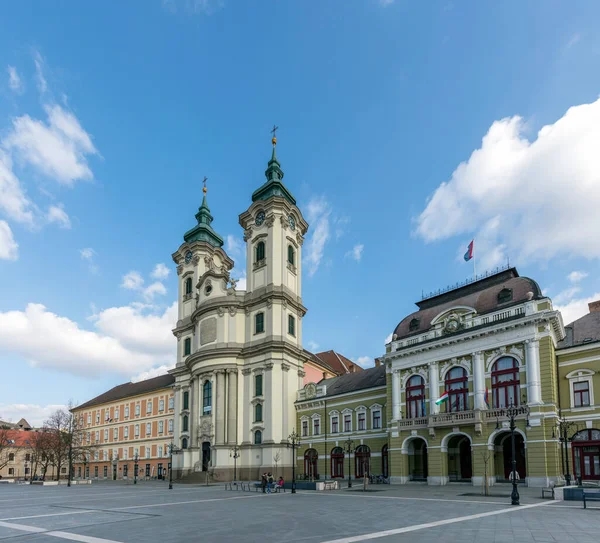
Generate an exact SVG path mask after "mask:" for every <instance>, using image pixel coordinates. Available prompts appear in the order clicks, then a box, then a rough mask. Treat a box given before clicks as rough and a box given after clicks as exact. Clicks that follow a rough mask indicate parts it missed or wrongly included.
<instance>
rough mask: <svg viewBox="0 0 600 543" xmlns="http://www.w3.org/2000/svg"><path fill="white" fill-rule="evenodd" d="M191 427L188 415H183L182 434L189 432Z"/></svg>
mask: <svg viewBox="0 0 600 543" xmlns="http://www.w3.org/2000/svg"><path fill="white" fill-rule="evenodd" d="M188 426H189V418H188V416H187V415H183V423H182V424H181V431H182V432H187V431H188V430H189V429H188Z"/></svg>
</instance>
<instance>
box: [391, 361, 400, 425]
mask: <svg viewBox="0 0 600 543" xmlns="http://www.w3.org/2000/svg"><path fill="white" fill-rule="evenodd" d="M401 418H402V410H401V409H400V370H392V419H393V420H400V419H401Z"/></svg>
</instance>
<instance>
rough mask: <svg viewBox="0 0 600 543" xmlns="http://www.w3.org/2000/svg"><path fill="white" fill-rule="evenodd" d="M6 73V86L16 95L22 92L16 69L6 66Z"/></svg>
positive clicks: (21, 84)
mask: <svg viewBox="0 0 600 543" xmlns="http://www.w3.org/2000/svg"><path fill="white" fill-rule="evenodd" d="M6 71H7V72H8V86H9V87H10V89H11V90H13V91H15V92H16V93H17V94H21V93H22V92H23V83H22V82H21V78H20V77H19V74H18V73H17V69H16V68H15V67H14V66H8V68H6Z"/></svg>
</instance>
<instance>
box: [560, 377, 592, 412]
mask: <svg viewBox="0 0 600 543" xmlns="http://www.w3.org/2000/svg"><path fill="white" fill-rule="evenodd" d="M595 373H596V372H595V371H593V370H588V369H581V370H574V371H572V372H571V373H568V374H567V375H566V378H567V379H568V380H569V396H570V401H571V410H573V411H580V410H581V411H589V410H590V409H593V408H594V406H595V405H596V403H595V402H594V379H593V377H594V375H595ZM586 381H587V383H588V388H589V391H590V405H585V406H580V407H575V391H574V390H573V384H575V383H584V382H586Z"/></svg>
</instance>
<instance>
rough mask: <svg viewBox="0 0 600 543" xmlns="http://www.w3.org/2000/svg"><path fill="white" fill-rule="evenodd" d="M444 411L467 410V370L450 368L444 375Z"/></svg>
mask: <svg viewBox="0 0 600 543" xmlns="http://www.w3.org/2000/svg"><path fill="white" fill-rule="evenodd" d="M446 391H447V392H448V400H447V401H446V411H447V412H448V413H450V412H452V411H465V410H467V409H468V407H467V406H468V403H467V398H468V397H469V380H468V377H467V370H465V369H464V368H458V367H457V368H452V369H451V370H450V371H449V372H448V373H446Z"/></svg>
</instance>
